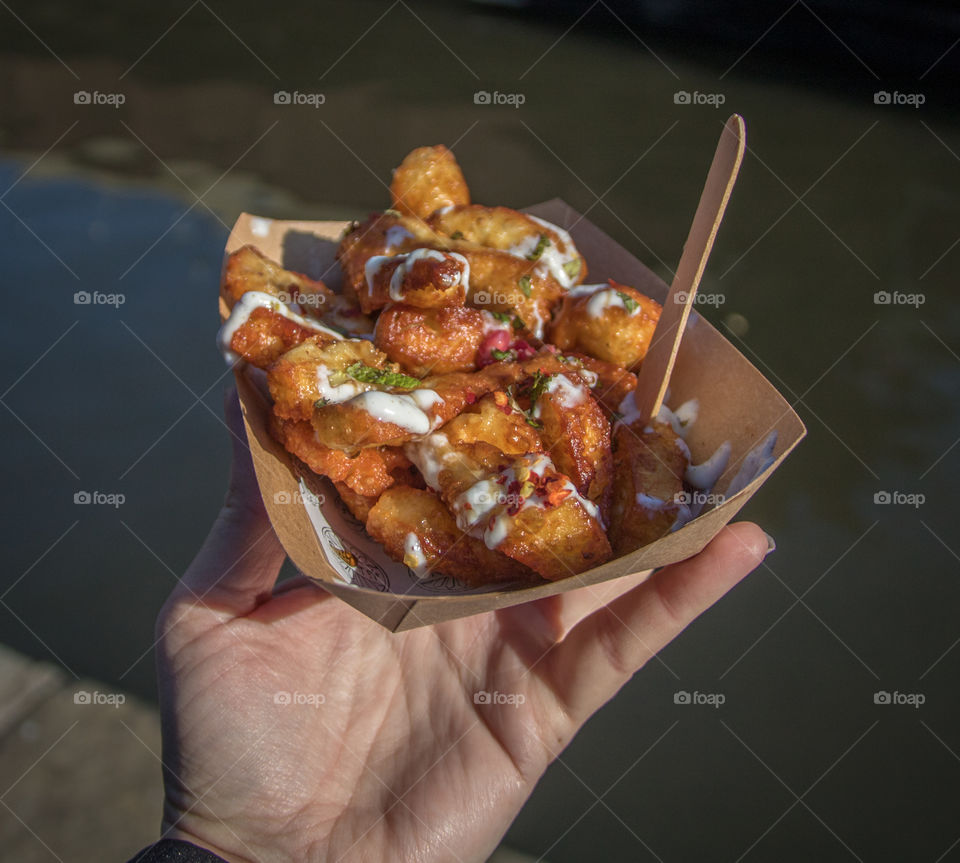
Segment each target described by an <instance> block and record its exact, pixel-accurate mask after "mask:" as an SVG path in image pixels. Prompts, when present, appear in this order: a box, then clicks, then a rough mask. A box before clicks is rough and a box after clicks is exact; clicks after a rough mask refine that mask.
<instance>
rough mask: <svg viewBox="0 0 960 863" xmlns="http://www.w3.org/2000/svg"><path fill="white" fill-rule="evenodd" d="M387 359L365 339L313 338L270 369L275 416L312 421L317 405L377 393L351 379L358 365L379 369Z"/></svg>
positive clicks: (369, 386)
mask: <svg viewBox="0 0 960 863" xmlns="http://www.w3.org/2000/svg"><path fill="white" fill-rule="evenodd" d="M386 360H387V357H386V355H385V354H384V353H382V352H381V351H378V350H377V349H376V348H375V347H374V346H373V344H372V343H371V342H368V341H366V340H365V339H340V340H339V341H334V340H325V339H324V338H323V337H321V336H313V337H311V338H309V339H307V340H306V341H304V342H302V343H301V344H299V345H297V346H296V347H295V348H293V349H292V350H289V351H287V352H286V353H285V354H283V355H282V356H281V357H280V358H279V359H277V360H276V362H274V363H273V364H272V365H271V366H270V367H269V368H268V369H267V384H268V386H269V388H270V395H271V396H273V402H274V407H273V409H274V412H275V413H276V414H277V416H280V417H283V418H284V419H303V420H309V419H312V417H313V414H314V411H315V410H316V405H317V403H318V402H320V403H323V404H328V403H330V404H335V403H336V402H337V401H340V400H344V399H348V398H351V397H353V396H356V395H357V394H358V393H362V392H366V391H367V390H372V389H375V386H374V385H373V384H369V383H365V382H363V381H361V380H357V379H356V378H353V377H351V376H350V375H349V374H347V372H346V370H347V369H348V368H349V367H351V366H353V365H354V364H356V363H360V364H361V365H363V366H367V367H376V368H380V367H382V366H384V364H385V363H386Z"/></svg>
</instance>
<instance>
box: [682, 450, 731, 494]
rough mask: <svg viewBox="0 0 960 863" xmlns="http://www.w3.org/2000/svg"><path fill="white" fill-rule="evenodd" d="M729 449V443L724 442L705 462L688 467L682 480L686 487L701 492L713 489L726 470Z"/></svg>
mask: <svg viewBox="0 0 960 863" xmlns="http://www.w3.org/2000/svg"><path fill="white" fill-rule="evenodd" d="M730 449H731V447H730V441H728V440H725V441H724V442H723V443H722V444H720V446H718V447H717V449H716V450H715V451H714V453H713V455H711V456H710V458H708V459H707V460H706V461H704V462H701V463H700V464H691V465H688V466H687V469H686V470H685V471H684V473H683V478H684V480H685V481H686V482H687V484H688V485H692V486H693V487H694V488H697V489H701V490H703V491H708V490H709V489H711V488H713V486H714V485H715V484H716V482H717V480H718V479H720V474H722V473H723V472H724V470H726V467H727V462H728V461H729V460H730Z"/></svg>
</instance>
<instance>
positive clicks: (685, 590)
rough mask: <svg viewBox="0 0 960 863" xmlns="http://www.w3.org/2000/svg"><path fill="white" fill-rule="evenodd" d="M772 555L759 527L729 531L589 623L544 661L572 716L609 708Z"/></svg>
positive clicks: (582, 717)
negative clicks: (663, 650) (654, 660)
mask: <svg viewBox="0 0 960 863" xmlns="http://www.w3.org/2000/svg"><path fill="white" fill-rule="evenodd" d="M766 554H767V539H766V536H765V534H764V533H763V531H761V530H760V528H759V527H757V526H756V525H755V524H750V523H747V522H744V523H741V524H735V525H732V526H729V527H726V528H724V530H723V531H721V532H720V533H719V534H718V535H717V536H716V538H715V539H714V540H713V541H712V542H711V543H710V544H709V545H708V546H707V547H706V548H705V549H704V550H703V551H702V552H701V553H700V554H698V555H697V556H696V557H692V558H690V560H685V561H683V562H682V563H677V564H673V565H672V566H668V567H666V568H664V569H662V570H660V571H659V572H657V573H655V574H654V575H652V576H651V577H650V578H649V580H647V581H646V582H644V583H643V584H641V585H640V586H639V587H636V588H634V589H633V590H632V591H630V592H629V593H627V594H625V595H623V596H621V597H619V598H618V599H615V600H614V601H613V602H611V603H610V604H609V605H607V606H605V607H603V608H601V609H599V610H597V611H595V612H594V613H593V614H591V615H590V616H589V617H587V618H586V619H584V620H583V622H581V623H580V624H579V625H577V626H576V627H575V628H574V629H573V631H572V632H571V633H570V634H569V636H567V638H566V639H564V641H562V642H561V643H560V644H558V645H557V646H556V647H555V648H554V649H553V650H551V652H550V655H549V656H548V657H547V660H546V661H547V662H548V663H549V667H548V671H549V678H550V680H551V681H552V683H553V686H554V690H555V692H556V694H557V696H558V697H559V698H560V699H561V701H562V702H563V703H564V705H565V706H566V707H567V710H568V712H569V713H570V714H571V716H572V717H573V718H574V719H575V720H577V721H580V722H582V721H583V720H585V719H586V718H587V717H588V716H589V715H590V714H591V713H593V712H594V711H595V710H597V709H598V708H599V707H600V706H601V705H603V704H604V703H606V702H607V701H608V700H609V699H610V698H611V697H612V696H613V695H614V694H615V693H616V692H617V690H618V689H619V688H620V687H621V686H623V684H624V683H626V682H627V680H629V679H630V677H631V676H632V675H633V674H634V673H635V672H636V671H637V670H638V669H639V668H640V667H642V666H643V665H644V664H645V663H646V661H647V660H648V659H650V657H651V656H653V655H654V654H655V653H656V652H657V651H659V650H660V649H661V648H663V647H664V646H665V645H667V644H668V643H669V642H670V641H672V640H673V639H674V638H675V637H676V636H677V635H678V634H679V633H680V632H681V631H682V630H683V629H684V628H685V627H686V626H687V625H688V624H689V623H690V622H691V621H693V620H694V619H695V618H696V617H698V616H699V615H700V614H702V613H703V612H704V611H706V610H707V609H708V608H709V607H710V606H711V605H713V604H714V603H715V602H716V601H717V600H718V599H720V597H722V596H723V595H724V594H725V593H726V592H727V591H728V590H730V588H732V587H733V586H734V585H735V584H737V582H739V581H740V580H741V579H742V578H743V577H744V576H746V575H747V574H748V573H749V572H750V571H751V570H753V569H754V568H755V567H756V566H757V565H758V564H759V563H760V562H761V561H762V560H763V558H764V556H765V555H766Z"/></svg>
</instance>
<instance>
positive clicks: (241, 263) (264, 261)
mask: <svg viewBox="0 0 960 863" xmlns="http://www.w3.org/2000/svg"><path fill="white" fill-rule="evenodd" d="M248 291H260V292H262V293H264V294H270V295H271V296H273V297H277V298H278V299H279V300H280V301H281V302H284V303H301V300H302V307H303V308H304V309H305V310H308V311H309V310H311V309H321V308H322V307H323V306H324V305H326V304H328V303H330V302H331V301H332V300H333V298H334V296H335V295H334V293H333V292H332V291H331V290H330V289H329V288H328V287H327V286H326V285H325V284H324V283H323V282H322V281H320V280H319V279H311V278H310V277H309V276H305V275H303V273H295V272H293V271H292V270H285V269H284V268H283V267H281V266H280V264H277V263H275V262H274V261H271V260H270V259H269V258H268V257H266V256H265V255H263V254H261V253H260V251H259V250H258V249H256V248H255V247H254V246H243V247H241V248H239V249H237V251H235V252H233V253H232V254H231V255H230V256H229V257H228V258H227V262H226V265H225V266H224V269H223V280H222V282H221V286H220V293H221V295H222V296H223V298H224V300H225V301H226V303H227V306H228V307H229V308H233V305H234V303H236V302H237V300H239V299H240V297H242V296H243V295H244V294H245V293H247V292H248Z"/></svg>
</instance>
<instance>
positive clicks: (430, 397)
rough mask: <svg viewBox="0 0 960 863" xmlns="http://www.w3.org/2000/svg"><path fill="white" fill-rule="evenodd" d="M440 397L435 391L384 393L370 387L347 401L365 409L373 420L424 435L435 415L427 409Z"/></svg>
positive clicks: (434, 420)
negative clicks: (432, 416) (430, 413)
mask: <svg viewBox="0 0 960 863" xmlns="http://www.w3.org/2000/svg"><path fill="white" fill-rule="evenodd" d="M442 401H443V398H442V397H441V396H440V395H439V393H437V392H435V391H434V390H414V391H413V392H412V393H403V394H400V393H385V392H382V391H380V390H370V391H368V392H365V393H360V395H357V396H354V397H353V398H352V399H350V404H351V405H352V406H354V407H358V408H360V409H361V410H364V411H366V412H367V413H368V414H370V416H372V417H373V418H374V419H375V420H379V421H380V422H386V423H393V424H394V425H397V426H400V428H402V429H403V430H404V431H408V432H411V433H413V434H427V433H428V432H429V431H431V430H432V429H433V428H434V424H435V423H436V422H437V421H438V420H439V418H438V417H434V418H431V417H430V416H429V415H428V414H427V411H428V410H429V409H430V408H431V407H433V406H434V405H435V404H437V403H438V402H442Z"/></svg>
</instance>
